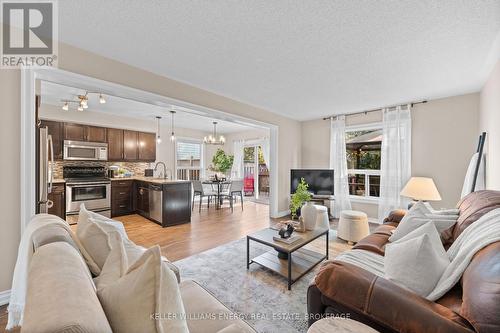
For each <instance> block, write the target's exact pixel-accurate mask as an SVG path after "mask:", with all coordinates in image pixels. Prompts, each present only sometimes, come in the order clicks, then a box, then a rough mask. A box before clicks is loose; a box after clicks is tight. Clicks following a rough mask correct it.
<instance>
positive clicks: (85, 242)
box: [76, 221, 111, 275]
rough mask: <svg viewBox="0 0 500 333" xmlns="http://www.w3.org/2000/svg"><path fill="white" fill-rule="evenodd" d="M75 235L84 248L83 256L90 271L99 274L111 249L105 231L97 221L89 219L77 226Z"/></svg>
mask: <svg viewBox="0 0 500 333" xmlns="http://www.w3.org/2000/svg"><path fill="white" fill-rule="evenodd" d="M76 235H77V237H78V239H79V240H80V243H81V244H82V246H83V248H84V249H85V252H86V254H85V253H84V257H85V261H86V262H87V265H88V266H89V269H90V271H91V272H92V273H93V274H94V275H99V274H100V273H101V269H102V266H103V265H104V262H105V261H106V258H107V257H108V255H109V252H110V251H111V245H110V243H109V237H108V234H107V232H106V231H105V230H104V229H103V228H102V227H101V226H100V225H99V224H98V223H93V222H90V221H89V222H88V223H87V224H85V225H84V226H83V227H81V226H79V227H78V229H77V233H76Z"/></svg>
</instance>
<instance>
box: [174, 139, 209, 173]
mask: <svg viewBox="0 0 500 333" xmlns="http://www.w3.org/2000/svg"><path fill="white" fill-rule="evenodd" d="M175 159H176V161H175V163H176V170H177V179H183V180H199V179H200V177H201V176H202V173H203V145H202V143H201V142H199V141H195V140H183V139H179V140H177V141H176V151H175Z"/></svg>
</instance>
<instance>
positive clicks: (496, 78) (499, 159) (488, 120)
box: [479, 60, 500, 190]
mask: <svg viewBox="0 0 500 333" xmlns="http://www.w3.org/2000/svg"><path fill="white" fill-rule="evenodd" d="M479 104H480V117H479V118H480V121H479V123H480V129H481V131H485V132H487V136H486V145H485V149H486V151H485V152H486V187H487V188H488V189H491V190H500V60H499V61H498V62H497V64H496V66H495V68H494V69H493V71H492V72H491V74H490V76H489V78H488V80H487V81H486V83H485V85H484V86H483V89H481V93H480V102H479Z"/></svg>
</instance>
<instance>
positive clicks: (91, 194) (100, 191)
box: [66, 183, 111, 214]
mask: <svg viewBox="0 0 500 333" xmlns="http://www.w3.org/2000/svg"><path fill="white" fill-rule="evenodd" d="M82 203H83V204H85V208H87V209H88V210H96V211H97V210H105V209H110V207H111V184H109V183H94V184H66V213H68V214H72V213H73V214H74V213H78V212H79V211H80V205H81V204H82Z"/></svg>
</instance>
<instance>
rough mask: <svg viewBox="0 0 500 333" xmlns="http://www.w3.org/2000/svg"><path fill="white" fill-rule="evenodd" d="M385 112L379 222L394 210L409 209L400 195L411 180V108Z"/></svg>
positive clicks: (386, 110) (390, 109)
mask: <svg viewBox="0 0 500 333" xmlns="http://www.w3.org/2000/svg"><path fill="white" fill-rule="evenodd" d="M382 112H383V121H382V152H381V155H382V156H381V161H380V200H379V206H378V218H379V221H382V220H383V219H384V218H385V217H387V215H388V214H389V213H390V211H391V210H393V209H398V208H406V205H407V203H408V200H407V199H405V198H403V197H401V195H400V194H399V192H401V189H402V188H403V186H405V184H406V182H407V181H408V180H409V179H410V176H411V113H410V106H409V105H405V106H397V107H396V108H386V109H383V110H382Z"/></svg>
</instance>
